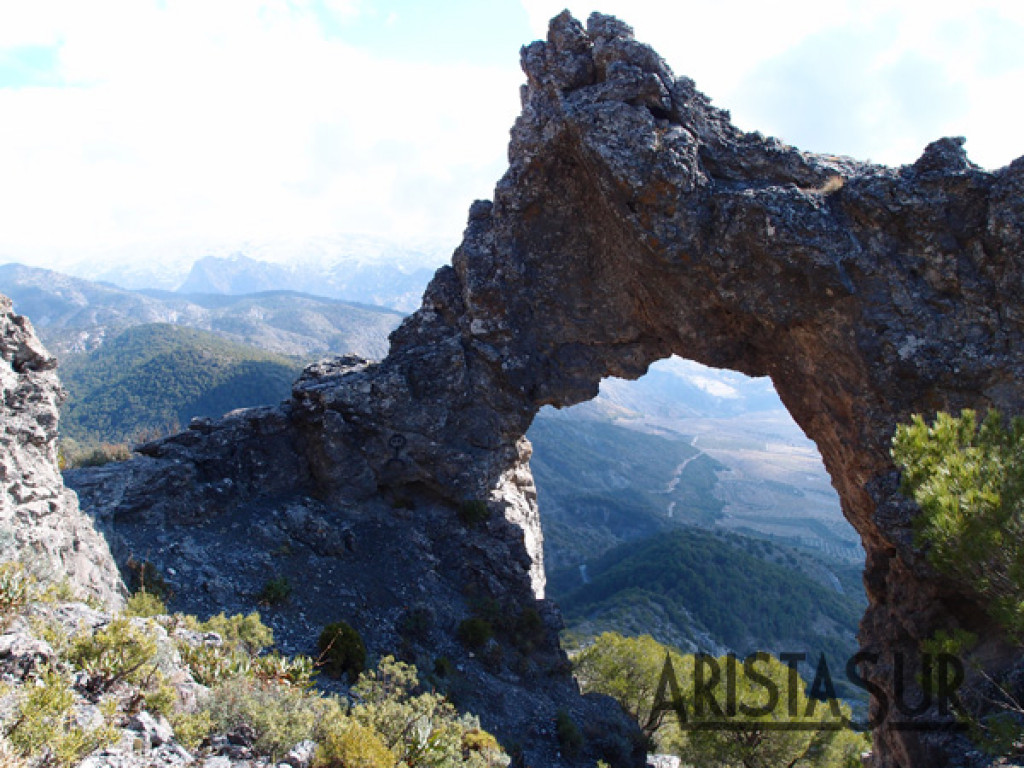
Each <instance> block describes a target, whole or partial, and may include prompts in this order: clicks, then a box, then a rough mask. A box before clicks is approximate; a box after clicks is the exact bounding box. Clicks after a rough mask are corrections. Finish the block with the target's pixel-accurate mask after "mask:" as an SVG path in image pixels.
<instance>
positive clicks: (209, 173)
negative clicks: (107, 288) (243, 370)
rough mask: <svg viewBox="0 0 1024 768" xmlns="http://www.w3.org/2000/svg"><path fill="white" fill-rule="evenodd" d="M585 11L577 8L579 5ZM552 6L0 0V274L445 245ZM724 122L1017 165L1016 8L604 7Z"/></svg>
mask: <svg viewBox="0 0 1024 768" xmlns="http://www.w3.org/2000/svg"><path fill="white" fill-rule="evenodd" d="M595 2H596V0H595ZM565 6H566V3H565V1H564V0H552V1H549V0H521V1H520V0H485V1H482V0H475V1H474V2H469V1H468V0H433V1H432V2H429V3H428V2H426V1H425V0H89V2H82V0H0V263H2V262H5V261H21V262H25V263H33V264H37V265H40V266H53V265H56V264H59V263H60V262H61V260H62V259H66V258H69V257H72V256H74V257H79V258H80V257H81V256H82V255H93V256H94V258H97V259H103V258H105V257H104V254H107V253H113V252H114V251H115V250H117V251H118V252H120V253H125V252H131V253H135V254H138V257H139V258H145V255H146V253H147V252H149V251H148V250H147V249H150V248H153V247H154V246H155V245H156V244H159V243H167V242H176V241H184V240H190V241H193V242H196V241H198V242H204V241H210V242H229V241H259V240H260V239H266V238H297V239H301V238H307V237H314V236H325V235H335V234H339V233H347V232H359V233H367V234H374V235H380V236H383V237H386V238H391V239H395V240H402V239H415V238H422V237H431V238H440V239H442V240H443V241H445V242H450V243H451V245H452V246H454V245H455V244H457V242H458V240H459V238H460V236H461V232H462V229H463V227H464V225H465V220H466V212H467V210H468V207H469V205H470V203H471V202H472V201H473V200H474V199H476V198H487V197H490V196H491V194H492V190H493V187H494V184H495V182H496V181H497V180H498V178H499V177H500V175H501V173H502V172H503V171H504V169H505V167H506V165H507V160H506V149H507V143H508V131H509V128H510V127H511V125H512V122H513V120H514V119H515V116H516V115H517V114H518V111H519V106H520V105H519V85H520V84H521V83H522V82H523V76H522V73H521V70H520V69H519V48H520V46H521V45H523V44H525V43H528V42H529V41H530V40H533V39H536V38H539V37H542V36H543V35H544V33H545V30H546V27H547V21H548V19H549V18H550V17H551V16H553V15H555V14H557V13H558V12H559V11H561V10H562V8H563V7H565ZM568 7H569V9H570V10H571V11H572V12H573V13H574V14H575V15H576V16H577V17H578V18H581V19H585V18H586V16H587V15H589V13H590V12H591V10H594V9H595V8H596V9H599V10H601V11H602V12H606V13H612V14H615V15H618V16H619V17H620V18H622V19H624V20H625V21H627V22H629V23H630V24H632V25H633V26H634V28H635V29H636V33H637V37H638V39H640V40H642V41H644V42H648V43H651V44H652V45H653V46H654V47H655V49H656V50H658V51H659V52H660V53H661V54H662V56H663V57H664V58H665V59H666V60H667V61H668V63H669V65H670V66H671V67H672V68H673V70H674V71H675V73H676V74H677V75H686V76H689V77H692V78H693V79H694V80H695V81H696V83H697V86H698V88H700V89H701V90H703V91H704V92H705V93H707V94H708V95H709V96H710V97H711V98H712V100H713V101H714V103H715V104H716V105H718V106H720V107H723V108H726V109H729V110H730V111H731V113H732V115H733V119H734V121H735V122H736V123H737V125H739V126H740V127H741V128H744V129H746V130H760V131H761V132H763V133H765V134H770V135H776V136H779V137H780V138H782V139H783V140H784V141H787V142H789V143H792V144H795V145H797V146H799V147H801V148H802V149H808V150H815V151H822V152H830V153H835V154H848V155H851V156H854V157H858V158H861V159H870V160H873V161H875V162H883V163H887V164H891V165H899V164H903V163H909V162H913V160H914V159H916V157H917V156H919V155H920V152H921V150H922V149H923V148H924V146H925V145H926V144H927V143H928V142H929V141H931V140H933V139H935V138H938V137H940V136H947V135H963V136H966V137H967V140H968V141H967V150H968V153H969V154H970V156H971V157H972V159H973V160H974V161H975V162H977V163H979V164H980V165H982V166H985V167H989V168H995V167H1000V166H1002V165H1005V164H1007V163H1009V162H1010V161H1011V160H1013V159H1014V158H1015V157H1017V156H1019V155H1022V154H1024V140H1022V138H1021V137H1022V136H1024V133H1022V131H1021V122H1022V118H1024V100H1022V99H1021V96H1020V94H1021V92H1022V91H1024V44H1022V43H1021V41H1024V2H1020V1H1019V0H999V1H996V0H992V1H990V2H987V1H986V0H974V1H973V2H971V3H965V2H962V0H958V2H946V1H945V0H929V1H928V2H916V1H915V2H899V0H887V1H886V2H874V0H813V1H811V0H776V2H773V3H766V2H763V0H758V1H757V2H749V1H747V0H715V1H714V2H711V0H701V1H697V0H694V1H693V2H685V1H684V0H673V1H672V2H652V1H650V0H629V1H628V2H627V1H626V0H606V1H605V2H603V3H601V4H600V5H596V6H595V5H593V4H591V3H577V2H569V3H568Z"/></svg>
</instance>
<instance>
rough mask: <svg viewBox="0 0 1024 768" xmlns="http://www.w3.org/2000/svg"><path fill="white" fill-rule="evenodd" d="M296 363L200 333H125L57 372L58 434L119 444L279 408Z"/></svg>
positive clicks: (160, 328)
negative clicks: (238, 411)
mask: <svg viewBox="0 0 1024 768" xmlns="http://www.w3.org/2000/svg"><path fill="white" fill-rule="evenodd" d="M301 367H302V364H301V362H300V361H298V360H296V359H294V358H288V357H284V356H281V355H275V354H272V353H269V352H264V351H262V350H260V349H257V348H255V347H249V346H245V345H242V344H236V343H233V342H230V341H226V340H225V339H223V338H221V337H219V336H215V335H214V334H211V333H206V332H204V331H197V330H194V329H191V328H182V327H180V326H174V325H165V324H152V325H139V326H135V327H132V328H129V329H127V330H126V331H124V332H123V333H122V334H120V335H119V336H117V337H116V338H114V339H112V340H110V341H108V342H107V343H105V344H104V345H103V346H101V347H100V348H99V349H96V350H94V351H93V352H90V353H89V354H86V355H78V356H72V357H70V358H69V359H68V360H67V362H66V363H64V364H63V365H62V366H61V369H60V371H61V379H62V381H63V383H64V386H65V388H66V389H67V390H68V399H67V402H66V403H65V405H64V408H63V411H62V414H61V434H62V435H63V436H64V437H65V438H69V439H71V440H74V441H78V442H82V443H94V442H121V441H125V440H131V439H133V438H137V437H138V436H139V435H140V434H144V433H149V434H156V433H161V432H166V431H169V430H172V429H176V428H178V427H184V426H187V425H188V422H189V420H190V419H191V418H192V417H194V416H220V415H222V414H223V413H225V412H226V411H229V410H233V409H235V408H241V407H246V406H253V405H265V404H269V403H278V402H280V401H281V400H283V399H284V398H286V397H287V396H288V393H289V391H290V388H291V384H292V382H293V381H294V380H295V377H296V376H297V375H298V373H299V371H300V370H301Z"/></svg>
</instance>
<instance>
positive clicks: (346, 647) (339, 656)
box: [317, 621, 366, 680]
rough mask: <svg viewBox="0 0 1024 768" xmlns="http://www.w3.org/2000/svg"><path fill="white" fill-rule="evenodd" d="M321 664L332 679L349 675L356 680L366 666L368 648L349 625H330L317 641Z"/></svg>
mask: <svg viewBox="0 0 1024 768" xmlns="http://www.w3.org/2000/svg"><path fill="white" fill-rule="evenodd" d="M317 646H318V647H319V649H320V663H321V664H322V666H323V668H324V671H325V672H326V673H327V674H328V675H330V676H331V677H341V676H342V675H348V679H349V680H355V679H356V678H357V677H358V676H359V674H360V673H361V672H362V671H363V669H364V668H365V666H366V646H365V645H363V638H361V637H360V636H359V633H358V632H356V630H355V629H353V628H352V627H351V626H350V625H349V624H347V623H346V622H344V621H336V622H334V623H333V624H328V625H327V626H326V627H324V629H323V632H321V633H320V638H319V639H318V640H317Z"/></svg>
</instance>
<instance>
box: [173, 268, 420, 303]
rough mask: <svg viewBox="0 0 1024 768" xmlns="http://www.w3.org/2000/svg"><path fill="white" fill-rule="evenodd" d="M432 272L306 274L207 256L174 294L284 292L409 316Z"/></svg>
mask: <svg viewBox="0 0 1024 768" xmlns="http://www.w3.org/2000/svg"><path fill="white" fill-rule="evenodd" d="M434 271H435V270H434V269H429V268H422V267H420V268H410V267H407V266H405V265H402V264H391V265H386V266H385V267H382V265H380V264H360V263H356V264H350V263H343V264H337V265H333V266H329V267H326V268H319V269H309V268H308V267H304V266H301V265H294V264H272V263H270V262H265V261H256V260H254V259H250V258H248V257H246V256H232V257H229V258H221V257H218V256H207V257H205V258H202V259H200V260H199V261H197V262H195V264H193V265H192V270H191V271H190V272H189V273H188V277H186V278H185V281H184V282H183V283H182V284H181V286H180V287H179V288H178V292H179V293H184V294H194V293H219V294H228V295H237V294H247V293H257V292H260V291H269V290H278V289H286V290H292V291H300V292H305V293H316V294H318V295H320V296H326V297H329V298H332V299H343V300H346V301H359V302H364V303H367V304H375V305H380V306H388V307H392V308H395V309H402V310H407V311H412V310H414V309H416V308H417V307H418V306H419V303H420V299H421V298H422V296H423V289H424V287H425V286H426V284H427V283H428V282H429V281H430V278H431V277H432V276H433V274H434Z"/></svg>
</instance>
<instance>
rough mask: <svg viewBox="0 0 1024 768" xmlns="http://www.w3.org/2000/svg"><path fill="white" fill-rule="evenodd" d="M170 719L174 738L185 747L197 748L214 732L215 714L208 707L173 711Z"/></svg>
mask: <svg viewBox="0 0 1024 768" xmlns="http://www.w3.org/2000/svg"><path fill="white" fill-rule="evenodd" d="M168 720H169V721H170V723H171V727H172V728H173V729H174V738H175V740H176V741H177V742H178V743H179V744H181V746H183V747H185V749H190V750H191V749H197V748H198V747H199V746H200V745H201V744H202V743H203V741H204V740H205V739H206V737H207V736H209V735H210V734H211V733H213V716H212V715H211V714H210V711H209V710H207V709H200V710H199V711H198V712H173V713H171V715H170V717H169V718H168Z"/></svg>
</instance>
